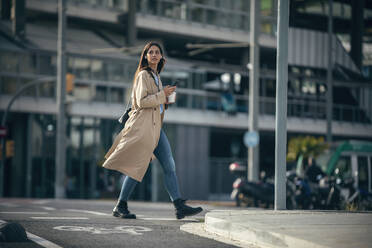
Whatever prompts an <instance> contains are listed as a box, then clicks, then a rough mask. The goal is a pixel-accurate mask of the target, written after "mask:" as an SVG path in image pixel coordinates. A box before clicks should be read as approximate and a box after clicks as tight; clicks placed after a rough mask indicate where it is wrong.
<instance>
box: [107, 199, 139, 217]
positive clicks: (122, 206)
mask: <svg viewBox="0 0 372 248" xmlns="http://www.w3.org/2000/svg"><path fill="white" fill-rule="evenodd" d="M112 215H113V216H115V217H120V218H123V219H135V218H136V215H135V214H132V213H130V212H129V210H128V203H127V202H126V201H120V200H119V201H118V203H117V204H116V206H115V208H114V210H112Z"/></svg>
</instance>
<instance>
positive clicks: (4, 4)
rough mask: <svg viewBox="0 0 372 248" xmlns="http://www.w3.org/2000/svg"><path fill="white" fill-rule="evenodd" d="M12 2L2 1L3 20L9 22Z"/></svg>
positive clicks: (0, 3)
mask: <svg viewBox="0 0 372 248" xmlns="http://www.w3.org/2000/svg"><path fill="white" fill-rule="evenodd" d="M10 3H11V0H1V1H0V9H1V19H2V20H9V19H10V7H11V4H10Z"/></svg>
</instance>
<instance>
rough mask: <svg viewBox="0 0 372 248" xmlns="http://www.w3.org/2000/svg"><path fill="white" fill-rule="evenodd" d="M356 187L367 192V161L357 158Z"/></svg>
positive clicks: (365, 158) (364, 158) (363, 158)
mask: <svg viewBox="0 0 372 248" xmlns="http://www.w3.org/2000/svg"><path fill="white" fill-rule="evenodd" d="M358 186H359V188H361V189H363V190H366V191H368V159H367V157H358Z"/></svg>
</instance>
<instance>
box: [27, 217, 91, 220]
mask: <svg viewBox="0 0 372 248" xmlns="http://www.w3.org/2000/svg"><path fill="white" fill-rule="evenodd" d="M30 218H31V219H34V220H89V218H86V217H30Z"/></svg>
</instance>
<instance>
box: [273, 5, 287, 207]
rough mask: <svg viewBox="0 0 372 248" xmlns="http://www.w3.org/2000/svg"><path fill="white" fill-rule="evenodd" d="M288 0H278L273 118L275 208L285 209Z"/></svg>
mask: <svg viewBox="0 0 372 248" xmlns="http://www.w3.org/2000/svg"><path fill="white" fill-rule="evenodd" d="M288 2H289V1H288V0H279V1H278V30H277V53H276V54H277V55H276V80H277V81H276V119H275V130H276V131H275V203H274V205H275V206H274V207H275V210H282V209H286V184H285V180H286V178H285V177H286V175H285V174H286V150H287V149H286V148H287V84H288V19H289V18H288V17H289V5H288Z"/></svg>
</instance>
